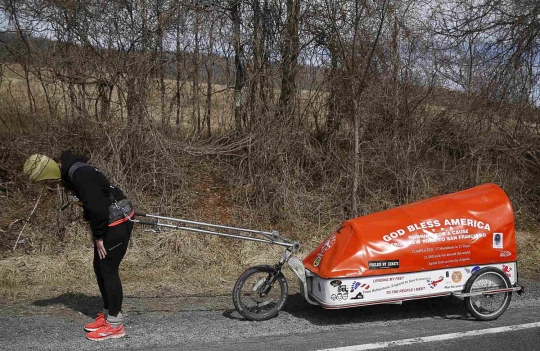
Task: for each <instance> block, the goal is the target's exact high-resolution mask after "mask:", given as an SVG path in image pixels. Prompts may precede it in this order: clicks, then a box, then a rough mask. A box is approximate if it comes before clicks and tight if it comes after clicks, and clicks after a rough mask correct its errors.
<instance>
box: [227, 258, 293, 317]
mask: <svg viewBox="0 0 540 351" xmlns="http://www.w3.org/2000/svg"><path fill="white" fill-rule="evenodd" d="M274 271H275V269H274V267H272V266H268V265H261V266H254V267H251V268H248V269H247V270H246V271H245V272H244V273H242V274H241V275H240V277H239V278H238V280H237V281H236V283H235V284H234V288H233V303H234V307H235V308H236V310H237V311H238V313H240V314H241V315H242V316H243V317H244V318H246V319H248V320H251V321H265V320H268V319H271V318H274V317H275V316H277V315H278V313H279V311H280V310H281V309H282V308H283V306H284V305H285V302H286V301H287V296H288V293H289V291H288V290H289V286H288V284H287V280H286V279H285V276H284V275H283V273H281V272H280V273H279V275H278V277H277V278H276V282H275V283H274V286H273V287H272V289H275V288H276V287H275V285H276V284H279V287H280V289H281V295H280V297H279V301H278V303H277V304H276V306H275V307H274V308H272V309H271V310H269V311H268V312H267V313H264V314H259V313H252V312H249V311H247V310H245V309H244V307H243V306H242V304H241V299H240V294H241V291H242V287H243V286H244V283H245V282H246V280H247V279H248V278H249V277H250V276H251V275H253V274H256V273H259V272H265V273H271V272H274Z"/></svg>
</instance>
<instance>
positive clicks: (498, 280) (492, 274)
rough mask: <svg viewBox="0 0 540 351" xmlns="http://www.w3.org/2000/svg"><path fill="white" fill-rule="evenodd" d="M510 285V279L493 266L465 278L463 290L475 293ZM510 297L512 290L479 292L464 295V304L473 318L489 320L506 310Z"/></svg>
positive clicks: (504, 287)
mask: <svg viewBox="0 0 540 351" xmlns="http://www.w3.org/2000/svg"><path fill="white" fill-rule="evenodd" d="M510 287H511V283H510V279H508V277H507V276H506V274H504V272H503V271H501V270H500V269H498V268H495V267H484V268H482V269H479V270H478V271H476V272H475V273H474V274H473V275H472V276H471V277H470V278H469V280H467V283H466V284H465V289H464V292H465V293H475V292H480V291H487V290H496V289H507V288H510ZM511 299H512V292H504V293H495V294H488V295H485V294H481V295H477V296H471V297H466V298H465V306H466V307H467V310H468V311H469V313H470V314H471V315H472V316H473V317H474V318H476V319H478V320H480V321H491V320H494V319H497V318H499V317H500V316H501V315H502V314H503V313H504V311H506V309H507V308H508V305H509V304H510V300H511Z"/></svg>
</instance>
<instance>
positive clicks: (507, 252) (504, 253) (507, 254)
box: [500, 250, 512, 257]
mask: <svg viewBox="0 0 540 351" xmlns="http://www.w3.org/2000/svg"><path fill="white" fill-rule="evenodd" d="M500 256H501V257H508V256H512V253H511V252H510V251H506V250H505V251H501V255H500Z"/></svg>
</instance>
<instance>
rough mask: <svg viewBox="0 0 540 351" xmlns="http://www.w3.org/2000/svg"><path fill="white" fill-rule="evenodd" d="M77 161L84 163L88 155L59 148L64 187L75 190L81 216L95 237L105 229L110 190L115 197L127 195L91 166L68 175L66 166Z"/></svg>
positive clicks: (119, 198)
mask: <svg viewBox="0 0 540 351" xmlns="http://www.w3.org/2000/svg"><path fill="white" fill-rule="evenodd" d="M76 162H83V163H86V162H87V158H86V157H85V156H82V155H75V154H73V153H72V152H71V150H67V151H63V152H62V156H61V174H62V182H63V185H64V187H65V188H66V189H68V190H71V191H72V192H74V193H75V195H76V196H77V197H78V198H79V200H80V201H81V202H82V207H83V209H84V213H83V216H84V219H85V220H87V221H88V222H89V223H90V229H92V235H93V236H94V238H95V239H100V238H102V237H103V236H104V235H105V234H106V233H107V230H108V225H109V206H110V205H111V202H112V201H111V193H112V195H113V197H114V199H115V200H117V201H118V200H122V199H125V198H126V197H125V196H124V194H123V193H122V191H121V190H120V189H119V188H116V187H111V185H110V183H109V180H108V179H107V178H106V177H105V176H104V175H103V173H101V172H100V171H99V170H98V169H97V168H95V167H93V166H91V167H81V168H78V169H77V170H76V171H75V172H74V173H73V174H72V179H70V178H69V175H68V173H69V169H70V168H71V166H73V165H74V164H75V163H76Z"/></svg>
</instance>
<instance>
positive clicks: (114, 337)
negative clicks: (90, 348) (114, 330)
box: [86, 333, 126, 341]
mask: <svg viewBox="0 0 540 351" xmlns="http://www.w3.org/2000/svg"><path fill="white" fill-rule="evenodd" d="M124 336H126V333H122V334H115V335H109V336H104V337H102V338H97V339H93V338H89V337H88V335H87V336H86V338H87V339H88V340H92V341H101V340H107V339H119V338H123V337H124Z"/></svg>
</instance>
